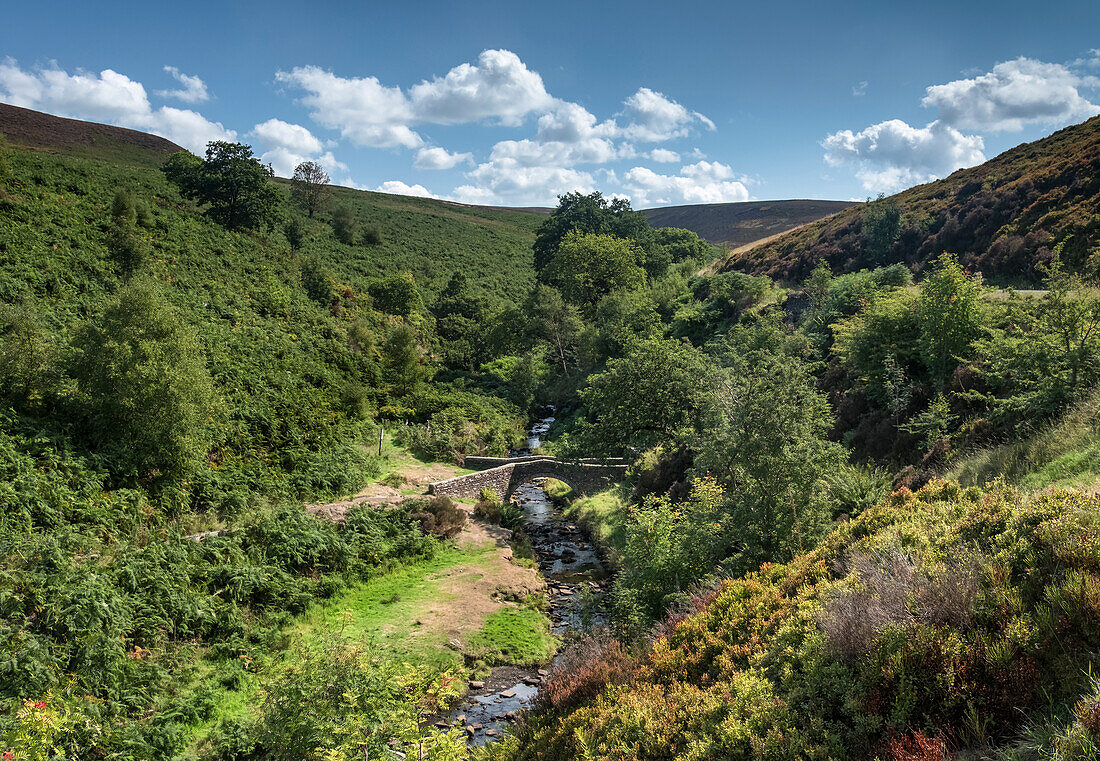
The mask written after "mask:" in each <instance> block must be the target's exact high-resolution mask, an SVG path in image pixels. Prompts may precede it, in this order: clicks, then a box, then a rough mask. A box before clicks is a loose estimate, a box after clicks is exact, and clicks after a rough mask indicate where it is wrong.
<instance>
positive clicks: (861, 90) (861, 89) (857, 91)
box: [852, 79, 868, 98]
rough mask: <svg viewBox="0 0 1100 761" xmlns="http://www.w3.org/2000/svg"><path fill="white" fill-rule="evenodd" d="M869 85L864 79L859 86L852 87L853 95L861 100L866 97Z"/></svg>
mask: <svg viewBox="0 0 1100 761" xmlns="http://www.w3.org/2000/svg"><path fill="white" fill-rule="evenodd" d="M867 84H868V83H867V80H866V79H864V80H863V81H861V82H859V83H858V84H854V85H852V95H853V96H854V97H856V98H861V97H863V96H864V95H866V94H867Z"/></svg>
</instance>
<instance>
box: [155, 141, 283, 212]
mask: <svg viewBox="0 0 1100 761" xmlns="http://www.w3.org/2000/svg"><path fill="white" fill-rule="evenodd" d="M164 174H165V176H166V177H167V178H168V180H169V181H170V182H172V183H174V184H175V185H177V186H178V187H179V189H180V194H181V195H183V196H184V197H185V198H190V199H192V200H194V201H197V202H199V203H200V204H209V206H210V208H209V209H208V210H207V214H208V215H209V217H210V218H211V219H213V220H214V221H215V222H217V223H218V224H220V225H223V226H225V227H227V228H229V229H230V230H257V229H264V228H267V227H272V226H274V224H275V222H276V220H277V219H278V216H279V200H280V193H279V191H278V189H277V188H276V187H275V186H274V185H272V184H271V182H270V179H271V177H273V176H274V173H273V172H272V171H271V167H269V166H264V165H263V164H261V163H260V162H259V161H258V160H257V159H256V158H254V157H253V155H252V147H251V146H248V145H243V144H241V143H227V142H224V141H220V140H215V141H213V142H211V143H209V144H208V145H207V148H206V159H205V160H202V159H198V158H196V157H195V156H193V155H191V154H189V153H185V152H181V153H176V154H173V155H172V156H171V157H170V158H169V159H168V162H167V163H166V164H165V165H164Z"/></svg>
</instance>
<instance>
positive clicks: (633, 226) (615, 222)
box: [533, 192, 649, 273]
mask: <svg viewBox="0 0 1100 761" xmlns="http://www.w3.org/2000/svg"><path fill="white" fill-rule="evenodd" d="M574 232H575V233H576V234H577V235H579V236H584V235H600V236H612V237H616V238H625V239H629V240H635V241H637V240H639V239H645V238H648V235H649V223H648V222H646V219H645V216H644V215H643V214H642V213H641V212H639V211H634V210H633V209H631V208H630V202H629V201H627V200H625V199H622V198H616V199H613V200H612V201H611V202H610V203H608V201H607V199H606V198H604V197H603V195H602V194H600V193H599V192H596V193H592V194H590V195H584V194H582V193H580V192H574V193H566V194H565V195H563V196H559V197H558V206H557V208H555V209H554V211H553V213H551V214H550V216H549V217H547V218H546V220H545V221H544V222H543V223H542V224H541V225H540V226H539V229H538V233H537V235H536V237H535V243H534V246H533V249H534V253H535V269H536V270H537V271H538V272H540V273H541V272H542V271H543V270H544V269H546V268H547V267H548V266H549V265H550V262H551V261H552V260H553V258H554V255H555V254H556V253H557V251H558V248H559V247H560V246H561V244H562V242H563V241H564V240H565V238H566V237H567V236H568V235H569V234H570V233H574Z"/></svg>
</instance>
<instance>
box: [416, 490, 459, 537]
mask: <svg viewBox="0 0 1100 761" xmlns="http://www.w3.org/2000/svg"><path fill="white" fill-rule="evenodd" d="M401 507H402V509H403V510H404V511H405V512H406V514H408V516H409V518H410V519H412V520H413V521H416V522H417V523H419V524H420V530H421V531H423V532H424V533H425V534H433V535H434V536H439V537H444V538H450V537H453V536H454V535H456V534H457V533H458V532H459V531H461V530H462V527H463V526H465V525H466V511H465V510H463V509H462V508H461V507H459V506H458V505H456V504H455V503H454V502H453V501H452V500H451V498H450V497H446V496H438V497H427V498H422V499H411V500H405V501H404V502H402V503H401Z"/></svg>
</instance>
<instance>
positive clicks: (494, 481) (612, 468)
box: [428, 455, 627, 500]
mask: <svg viewBox="0 0 1100 761" xmlns="http://www.w3.org/2000/svg"><path fill="white" fill-rule="evenodd" d="M465 464H466V467H468V468H485V469H484V470H479V471H478V472H477V473H469V474H467V475H464V476H455V477H454V478H448V479H447V480H446V481H436V482H435V483H432V484H428V493H429V494H439V495H447V496H450V497H467V498H468V497H475V498H476V497H479V496H481V492H482V490H483V489H490V490H492V491H493V492H494V493H495V494H496V495H497V496H498V497H499V498H500V499H501V500H507V499H509V498H511V496H512V492H514V491H515V490H516V487H518V486H520V485H521V484H523V483H526V482H527V481H531V480H533V479H536V478H556V479H558V480H559V481H564V482H565V483H567V484H569V486H571V487H572V488H573V491H574V492H575V493H576V494H578V495H584V494H592V493H594V492H598V491H602V490H603V489H606V488H608V487H609V486H610V485H611V484H613V483H615V482H617V481H622V480H623V478H624V477H625V476H626V469H627V465H626V463H625V462H624V461H622V460H596V459H591V458H585V459H580V460H559V459H557V458H555V457H540V456H537V455H533V456H527V457H511V458H505V457H467V458H466V460H465Z"/></svg>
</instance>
